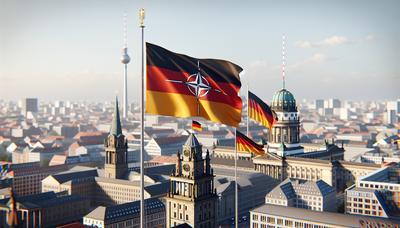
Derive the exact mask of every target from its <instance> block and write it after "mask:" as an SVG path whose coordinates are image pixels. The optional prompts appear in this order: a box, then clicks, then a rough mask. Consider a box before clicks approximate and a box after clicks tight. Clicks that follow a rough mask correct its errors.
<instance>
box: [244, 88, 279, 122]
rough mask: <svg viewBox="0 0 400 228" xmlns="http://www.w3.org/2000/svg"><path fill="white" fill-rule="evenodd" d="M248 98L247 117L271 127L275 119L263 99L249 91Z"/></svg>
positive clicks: (273, 113)
mask: <svg viewBox="0 0 400 228" xmlns="http://www.w3.org/2000/svg"><path fill="white" fill-rule="evenodd" d="M248 98H249V100H248V101H247V102H249V110H247V111H248V117H249V118H251V119H253V120H255V121H257V122H259V123H261V124H262V125H264V126H265V127H267V128H269V129H271V128H272V126H273V125H274V124H275V122H276V120H277V119H276V114H275V112H274V111H272V110H271V108H270V107H269V106H268V105H267V104H266V103H265V102H264V101H262V100H261V99H260V98H259V97H257V96H256V95H255V94H254V93H252V92H250V91H249V95H248Z"/></svg>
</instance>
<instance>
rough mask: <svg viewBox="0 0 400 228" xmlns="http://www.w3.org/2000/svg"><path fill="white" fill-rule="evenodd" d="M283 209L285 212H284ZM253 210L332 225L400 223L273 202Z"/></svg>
mask: <svg viewBox="0 0 400 228" xmlns="http://www.w3.org/2000/svg"><path fill="white" fill-rule="evenodd" d="M283 211H284V214H283V213H282V212H283ZM251 212H256V213H262V214H266V215H274V216H279V217H286V218H292V219H298V220H302V221H309V222H319V223H323V224H329V225H332V226H344V227H365V223H368V222H369V223H373V224H382V223H383V224H390V225H395V224H397V225H399V224H400V221H399V220H395V219H384V218H377V217H368V216H358V215H349V214H340V213H332V212H320V211H313V210H307V209H302V208H296V207H285V206H278V205H272V204H264V205H262V206H260V207H257V208H255V209H253V210H251ZM385 227H388V226H385Z"/></svg>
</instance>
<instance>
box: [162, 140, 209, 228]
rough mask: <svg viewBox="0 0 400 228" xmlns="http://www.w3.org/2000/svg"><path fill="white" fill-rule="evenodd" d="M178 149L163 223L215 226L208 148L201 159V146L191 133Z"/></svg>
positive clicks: (201, 227)
mask: <svg viewBox="0 0 400 228" xmlns="http://www.w3.org/2000/svg"><path fill="white" fill-rule="evenodd" d="M182 151H183V154H182V155H181V154H180V153H179V152H178V155H177V156H178V161H177V163H176V168H175V171H174V172H173V174H172V175H171V177H170V184H171V186H170V190H169V192H168V196H167V197H166V205H167V213H166V214H167V216H166V217H167V227H173V226H177V225H179V224H185V223H186V224H189V225H191V226H192V227H200V228H213V227H216V209H217V208H216V206H217V205H216V202H217V194H216V190H215V188H214V173H213V170H212V169H211V164H210V156H209V152H208V151H207V155H206V158H205V159H203V155H202V154H203V151H202V146H201V145H200V143H199V142H198V140H197V138H196V136H194V134H190V135H189V137H188V139H187V141H186V143H185V144H184V146H183V149H182Z"/></svg>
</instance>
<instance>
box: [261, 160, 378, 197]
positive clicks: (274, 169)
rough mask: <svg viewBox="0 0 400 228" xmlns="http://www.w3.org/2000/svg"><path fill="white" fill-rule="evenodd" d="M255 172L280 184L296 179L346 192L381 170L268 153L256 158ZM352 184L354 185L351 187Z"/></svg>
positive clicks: (369, 165)
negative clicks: (359, 181)
mask: <svg viewBox="0 0 400 228" xmlns="http://www.w3.org/2000/svg"><path fill="white" fill-rule="evenodd" d="M253 163H254V169H255V170H257V171H259V172H262V173H265V174H267V175H268V176H271V177H273V178H276V179H278V180H284V179H286V178H295V179H303V180H311V181H318V180H320V179H321V180H323V181H325V182H326V183H327V184H329V185H331V186H332V187H334V188H336V190H337V191H343V190H344V189H345V188H346V187H349V186H350V185H351V184H353V183H354V182H355V180H356V178H358V177H361V176H365V175H367V174H369V173H371V172H373V171H375V170H377V169H379V168H380V167H381V166H380V165H377V164H363V163H356V162H346V161H330V160H320V159H311V158H300V157H293V156H288V157H284V158H282V157H280V156H276V155H275V154H271V153H267V154H266V155H264V156H260V157H255V158H253ZM350 183H351V184H350Z"/></svg>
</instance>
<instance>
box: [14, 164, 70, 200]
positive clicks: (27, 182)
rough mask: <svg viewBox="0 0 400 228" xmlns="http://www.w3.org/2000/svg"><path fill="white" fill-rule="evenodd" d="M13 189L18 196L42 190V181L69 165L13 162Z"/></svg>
mask: <svg viewBox="0 0 400 228" xmlns="http://www.w3.org/2000/svg"><path fill="white" fill-rule="evenodd" d="M11 169H12V170H13V172H12V177H13V181H12V189H13V191H14V194H15V195H17V196H25V195H32V194H37V193H40V192H42V191H41V187H42V185H41V181H42V180H43V179H45V178H46V177H47V176H49V175H52V174H55V173H58V172H62V171H65V170H67V169H68V165H56V166H41V165H40V163H39V162H31V163H23V164H12V166H11Z"/></svg>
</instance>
